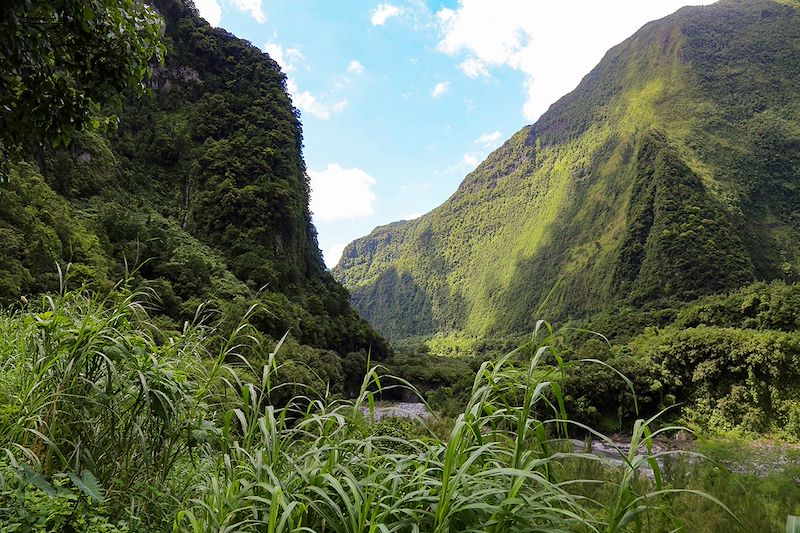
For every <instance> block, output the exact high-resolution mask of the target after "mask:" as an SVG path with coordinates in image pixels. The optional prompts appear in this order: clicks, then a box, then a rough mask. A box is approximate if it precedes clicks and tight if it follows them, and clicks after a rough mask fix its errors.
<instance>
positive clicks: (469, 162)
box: [461, 154, 480, 170]
mask: <svg viewBox="0 0 800 533" xmlns="http://www.w3.org/2000/svg"><path fill="white" fill-rule="evenodd" d="M478 157H479V156H478V154H464V157H463V159H462V160H461V161H462V163H464V165H465V166H466V167H467V168H468V169H469V170H473V169H474V168H475V167H477V166H478V163H480V161H479V160H478Z"/></svg>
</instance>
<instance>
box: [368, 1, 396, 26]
mask: <svg viewBox="0 0 800 533" xmlns="http://www.w3.org/2000/svg"><path fill="white" fill-rule="evenodd" d="M402 12H403V9H402V8H399V7H397V6H393V5H392V4H380V5H379V6H378V7H376V8H375V9H374V10H373V11H372V17H371V18H370V19H369V20H370V22H372V25H373V26H383V25H384V24H386V21H387V20H388V19H389V18H391V17H396V16H397V15H399V14H401V13H402Z"/></svg>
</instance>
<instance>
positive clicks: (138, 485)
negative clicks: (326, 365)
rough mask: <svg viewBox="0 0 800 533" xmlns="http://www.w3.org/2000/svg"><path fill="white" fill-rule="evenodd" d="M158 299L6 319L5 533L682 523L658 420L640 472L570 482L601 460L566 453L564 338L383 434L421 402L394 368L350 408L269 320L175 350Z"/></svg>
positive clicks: (635, 462)
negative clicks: (300, 372)
mask: <svg viewBox="0 0 800 533" xmlns="http://www.w3.org/2000/svg"><path fill="white" fill-rule="evenodd" d="M146 301H147V295H146V293H141V292H131V291H127V290H125V289H119V290H117V291H115V292H113V293H112V294H111V295H110V296H108V297H106V298H100V297H98V296H96V295H92V294H90V293H86V292H82V291H74V292H68V293H65V294H63V295H61V296H57V297H44V298H43V299H42V300H41V301H40V302H38V303H35V304H31V305H27V306H26V307H24V308H21V309H17V310H12V311H6V312H4V313H2V314H0V333H2V335H0V339H2V340H0V343H1V344H0V373H2V376H0V377H2V379H0V383H2V385H0V396H1V398H0V399H2V404H3V405H4V406H5V407H4V410H3V412H2V413H1V414H0V447H2V449H3V450H4V455H5V458H4V459H3V460H2V473H3V480H2V482H1V483H0V520H2V521H3V523H11V524H14V523H20V524H22V523H27V522H24V520H28V522H31V520H33V522H34V523H37V524H40V526H39V527H40V530H45V531H48V530H64V531H70V530H76V528H78V530H79V529H81V528H84V529H85V527H88V526H85V527H84V525H83V524H100V525H98V526H97V527H98V528H100V527H101V526H102V527H104V528H105V529H98V530H107V531H114V529H113V528H117V529H118V530H121V531H124V530H128V531H166V530H170V529H171V530H174V531H185V530H191V531H196V532H200V531H269V532H278V531H319V532H323V531H324V532H334V531H336V532H339V531H341V532H344V531H348V532H354V531H360V532H367V531H369V532H373V531H374V532H377V531H381V532H384V531H433V532H447V531H491V532H501V531H587V532H590V531H591V532H594V531H597V532H599V531H604V532H609V533H611V532H616V531H661V530H662V529H660V528H661V524H664V523H669V524H671V525H672V524H675V523H677V522H676V520H677V519H676V518H675V517H674V516H673V514H672V513H671V512H670V511H669V506H666V505H662V504H663V502H664V500H665V498H668V497H670V496H671V495H672V494H674V493H675V489H673V488H669V487H667V486H666V485H665V484H664V482H663V479H662V476H661V475H660V466H659V462H658V456H659V453H658V452H656V451H655V450H654V449H653V448H652V446H651V444H652V439H653V437H654V436H656V435H658V433H659V431H658V430H653V431H652V432H651V430H650V427H651V426H653V424H654V419H649V420H639V421H638V423H637V425H636V428H635V431H634V439H635V441H636V442H635V443H634V445H633V446H632V447H631V450H632V451H630V452H627V453H625V455H624V458H623V463H624V464H623V467H622V468H621V469H616V470H613V471H610V473H609V472H604V473H603V475H602V476H586V477H581V476H580V475H579V473H580V472H578V471H575V470H574V469H572V470H571V469H570V468H568V465H569V464H570V463H571V462H575V461H578V460H580V461H583V462H586V463H588V464H595V463H598V462H599V461H600V459H599V458H597V457H595V456H593V455H590V454H585V453H581V452H575V451H574V450H573V449H572V447H571V445H570V444H568V443H567V441H565V440H564V437H566V436H567V434H568V429H569V427H570V426H573V427H574V426H577V425H578V424H576V423H569V422H567V420H566V412H565V408H564V395H563V392H562V390H561V387H560V385H559V384H558V382H559V380H560V378H561V372H562V363H563V362H562V361H561V359H560V356H559V355H558V353H557V352H556V351H555V350H554V349H553V348H552V347H551V343H550V341H551V340H552V338H553V337H552V331H551V330H550V329H549V327H545V326H546V325H545V324H540V327H539V328H538V330H537V333H536V334H535V335H533V336H532V338H531V339H530V340H529V342H527V343H526V344H525V345H523V346H522V347H521V348H519V349H518V350H515V351H514V352H512V353H510V354H508V355H507V356H505V357H502V358H499V359H497V360H494V361H486V362H484V363H482V364H481V365H480V367H479V369H478V371H477V373H476V376H475V379H474V382H473V384H472V388H471V392H470V397H469V400H468V402H467V405H466V407H465V409H464V410H463V412H462V413H460V414H459V415H458V416H457V417H456V418H455V419H454V421H453V423H452V427H449V428H447V429H446V430H443V425H442V423H441V422H440V421H438V420H434V421H432V422H430V423H429V422H427V421H415V422H413V423H409V422H405V421H403V422H399V421H396V422H394V423H393V422H391V421H385V422H382V423H381V424H378V425H376V424H372V423H371V422H370V421H371V420H372V418H373V417H372V413H373V412H374V409H375V401H376V399H377V398H378V397H379V396H380V394H381V393H382V392H383V390H384V389H387V388H391V387H407V388H411V387H410V385H409V384H408V383H407V382H403V381H402V380H400V379H398V378H394V379H393V380H392V381H391V383H392V384H391V385H387V378H386V377H385V376H382V375H381V369H380V368H379V367H373V368H371V369H370V370H369V371H368V373H367V375H366V377H365V378H364V379H363V381H362V383H361V385H360V388H359V390H358V393H357V395H356V397H355V399H352V400H348V399H343V398H341V397H338V396H335V395H333V394H331V393H330V391H329V390H328V389H325V388H320V387H319V386H317V387H315V386H311V385H307V384H303V383H292V382H290V381H286V380H285V379H281V376H285V375H287V373H286V372H285V367H286V365H295V366H296V365H297V364H299V363H298V362H297V361H292V360H286V359H281V358H280V357H279V355H278V354H279V353H280V351H281V350H282V344H283V341H281V342H279V343H277V345H274V344H273V343H271V342H269V341H265V340H264V338H263V337H260V336H259V335H258V332H257V330H255V329H254V328H252V327H251V326H249V324H248V322H247V319H248V317H249V316H250V313H248V314H246V315H245V317H244V319H243V321H242V322H241V323H240V325H239V326H238V327H236V328H234V329H233V333H232V334H230V335H227V336H221V335H219V334H218V332H217V331H216V330H215V329H214V328H213V327H211V326H208V325H207V324H205V323H204V322H203V321H202V320H201V319H199V318H198V320H196V321H195V322H194V323H186V324H184V326H183V327H182V328H181V329H180V330H179V331H173V332H171V333H169V334H165V333H162V332H160V331H159V330H158V329H157V328H156V326H155V324H154V323H153V322H152V321H151V320H150V319H149V318H148V313H147V311H148V306H147V304H146V303H145V302H146ZM258 361H262V363H257V362H258ZM308 371H309V372H310V373H312V374H314V369H313V368H308ZM290 375H294V374H293V373H290ZM312 382H313V383H317V384H318V383H319V381H318V380H312ZM289 393H291V394H289ZM581 429H582V430H583V431H590V432H591V430H590V429H589V428H588V427H585V426H581ZM661 431H664V430H661ZM439 435H444V437H440V436H439ZM595 435H596V436H597V437H598V438H604V439H606V440H608V441H609V442H610V440H609V439H607V438H606V437H603V436H602V435H600V434H599V433H595ZM637 444H641V446H638V445H637ZM645 469H650V470H652V471H653V472H655V478H654V480H653V481H652V482H644V481H643V480H642V477H641V476H642V473H643V471H644V470H645ZM586 472H588V473H591V472H592V471H591V470H586V471H585V472H584V473H586ZM595 473H596V472H595ZM591 487H602V488H603V492H602V495H603V497H602V498H600V497H596V496H597V494H600V493H593V492H591V491H589V488H591ZM687 491H689V492H686V493H687V494H689V493H693V492H694V489H690V488H689V489H687ZM19 495H24V498H27V499H28V500H29V502H28V503H26V504H24V505H18V504H19V501H20V500H19ZM707 498H710V497H708V496H707ZM710 501H714V500H713V499H710ZM717 504H718V503H717ZM23 515H24V516H23ZM31 516H33V518H31ZM53 517H57V518H58V520H57V521H54V520H55V519H54V518H53ZM48 520H49V522H48ZM672 527H674V526H671V528H672ZM42 528H43V529H42ZM671 528H670V529H671ZM12 530H13V529H12ZM34 530H35V529H34ZM87 530H90V529H87Z"/></svg>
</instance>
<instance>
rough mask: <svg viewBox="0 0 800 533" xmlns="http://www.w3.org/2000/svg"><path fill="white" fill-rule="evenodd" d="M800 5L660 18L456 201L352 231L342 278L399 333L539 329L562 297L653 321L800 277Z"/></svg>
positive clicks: (567, 314) (731, 1)
mask: <svg viewBox="0 0 800 533" xmlns="http://www.w3.org/2000/svg"><path fill="white" fill-rule="evenodd" d="M799 7H800V6H798V4H797V2H796V1H793V0H791V1H784V2H776V1H773V0H756V1H743V0H727V1H722V2H718V3H716V4H714V5H712V6H706V7H702V8H687V9H681V10H680V11H678V12H677V13H675V14H674V15H672V16H669V17H666V18H664V19H662V20H659V21H656V22H653V23H650V24H648V25H646V26H645V27H643V28H642V29H641V30H640V31H639V32H637V33H636V34H635V35H634V36H632V37H631V38H630V39H628V40H626V41H625V42H623V43H621V44H620V45H618V46H616V47H614V48H613V49H611V50H610V51H609V52H608V53H607V54H606V56H605V57H604V59H603V60H602V61H601V62H600V64H599V65H598V66H597V67H596V68H595V69H594V70H592V72H590V73H589V74H588V75H587V76H586V77H585V78H584V80H583V81H582V82H581V84H580V85H579V86H578V87H577V88H576V90H575V91H573V92H572V93H570V94H569V95H567V96H565V97H564V98H562V99H561V100H559V101H558V102H557V103H556V104H554V105H553V106H552V107H551V109H550V110H549V111H548V112H547V113H545V114H544V115H543V116H542V117H541V118H540V119H539V120H538V121H537V122H536V124H534V125H531V126H527V127H525V128H523V129H522V130H520V131H519V132H518V133H516V134H515V135H513V136H512V137H511V138H510V139H509V140H508V141H507V142H506V143H505V144H504V145H503V146H502V147H500V148H499V149H497V150H496V151H495V152H494V153H492V154H491V155H490V156H489V157H488V158H487V159H486V161H484V162H483V163H482V164H481V165H480V166H479V167H478V168H477V169H476V170H475V171H473V172H472V173H470V174H469V175H468V176H466V178H465V179H464V181H463V182H462V184H461V185H460V186H459V188H458V190H457V191H456V192H455V193H454V194H453V196H451V197H450V198H449V199H448V200H447V201H446V202H445V203H444V204H442V205H441V206H440V207H438V208H437V209H435V210H433V211H432V212H430V213H428V214H427V215H425V216H423V217H421V218H419V219H416V220H413V221H404V222H397V223H393V224H390V225H387V226H383V227H380V228H376V229H375V230H374V231H373V232H372V233H371V234H370V235H369V236H367V237H364V238H362V239H359V240H357V241H355V242H353V243H352V244H351V245H349V246H348V247H347V249H346V250H345V251H344V254H343V258H342V261H341V263H340V264H339V265H338V266H337V268H336V269H334V274H335V276H336V277H337V279H339V280H340V281H341V282H342V283H343V284H344V285H345V286H346V287H347V288H348V289H350V290H351V291H352V293H353V301H354V303H355V305H356V307H357V308H358V309H359V310H360V311H361V313H362V314H363V315H364V316H365V317H366V318H367V319H369V320H370V321H371V322H372V323H373V324H374V325H375V326H376V327H377V328H378V329H379V330H380V331H381V332H382V333H384V334H385V335H387V336H389V337H390V338H391V339H392V340H402V339H406V338H410V337H415V336H431V335H435V334H437V333H441V334H443V335H451V334H452V333H453V332H464V333H465V334H466V335H467V336H474V337H478V338H483V337H504V336H509V335H514V334H519V333H524V332H526V331H529V330H531V329H533V327H534V317H535V316H536V315H537V313H536V311H537V309H539V308H540V306H542V305H543V304H544V303H545V302H546V305H544V307H543V308H542V312H543V313H544V314H546V315H547V316H548V317H550V318H552V319H558V320H562V319H583V318H586V317H588V316H592V315H597V314H598V313H602V312H604V311H605V312H608V313H610V314H616V312H617V310H620V309H629V310H632V312H631V313H630V315H631V316H634V315H636V316H635V317H636V318H643V320H645V321H646V320H649V319H648V318H645V317H644V315H639V313H640V312H643V313H645V314H646V313H654V314H656V313H658V312H660V311H666V310H669V309H672V310H676V309H678V308H680V307H683V305H684V304H685V303H686V302H689V301H691V300H694V299H697V298H699V297H702V296H705V295H711V294H716V293H720V292H727V291H730V290H732V289H736V288H739V287H741V286H744V285H747V284H749V283H752V282H753V281H755V280H766V281H769V280H774V279H782V280H785V281H786V282H787V283H788V282H796V281H797V279H798V277H797V276H798V272H799V271H800V270H799V269H800V245H798V243H799V242H800V218H798V214H797V208H796V206H797V205H800V196H798V194H800V187H799V186H798V181H797V176H799V175H800V156H798V154H800V150H798V147H800V129H798V124H800V90H798V85H797V83H796V80H797V78H798V76H800V73H799V72H798V68H800V67H798V62H797V61H796V59H795V58H796V57H797V55H798V53H800V44H798V43H800V23H798V13H800V11H799V10H798V8H799ZM551 291H552V295H551V294H550V293H551ZM539 314H541V313H539ZM652 318H653V319H654V322H655V323H658V322H663V321H665V320H668V318H667V317H661V318H657V317H655V316H653V317H652ZM648 325H652V323H651V324H648ZM630 326H631V328H634V327H635V328H638V327H639V326H633V324H631V325H630ZM598 331H603V332H604V333H605V332H607V331H608V333H609V334H615V332H614V331H609V330H606V329H602V328H601V329H598ZM636 333H638V332H631V334H636Z"/></svg>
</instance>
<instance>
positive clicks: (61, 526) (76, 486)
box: [0, 463, 129, 533]
mask: <svg viewBox="0 0 800 533" xmlns="http://www.w3.org/2000/svg"><path fill="white" fill-rule="evenodd" d="M0 479H2V480H3V481H2V482H0V521H2V526H0V531H3V532H4V533H5V532H12V531H18V532H45V531H82V532H86V533H126V532H128V531H129V529H128V526H127V524H125V523H123V522H119V523H116V524H115V523H113V522H112V521H110V520H109V518H108V515H109V512H108V509H107V508H106V507H104V505H103V498H102V497H101V495H102V493H103V489H102V487H100V485H99V484H98V483H97V480H96V479H94V476H92V474H91V472H88V471H85V472H84V473H83V474H82V475H81V476H78V475H77V474H75V473H69V474H68V475H63V474H59V475H56V476H54V478H53V482H52V483H51V482H50V481H48V480H47V479H46V478H45V477H44V476H42V474H40V473H38V472H35V471H33V470H32V469H31V468H30V466H28V465H27V464H24V463H23V464H21V465H19V467H10V466H9V465H7V464H0ZM70 482H72V486H70Z"/></svg>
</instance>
